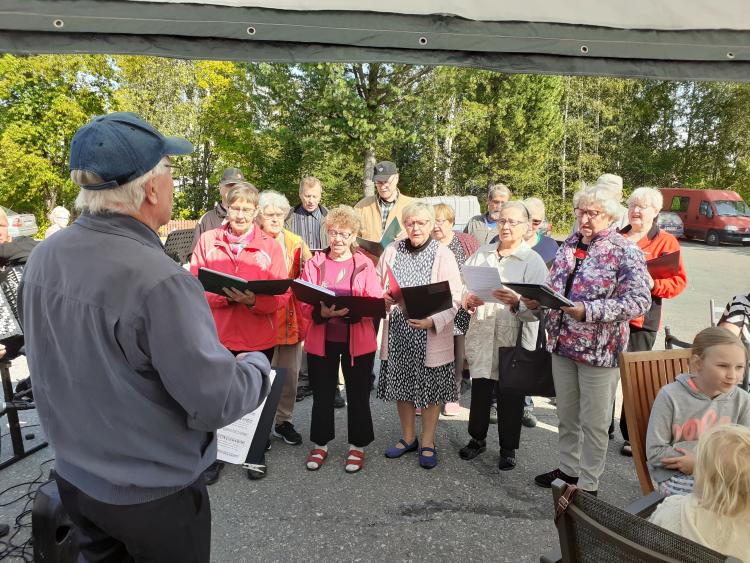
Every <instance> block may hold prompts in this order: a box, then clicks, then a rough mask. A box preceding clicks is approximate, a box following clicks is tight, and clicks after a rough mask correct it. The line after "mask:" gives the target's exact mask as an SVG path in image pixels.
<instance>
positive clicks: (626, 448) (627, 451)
mask: <svg viewBox="0 0 750 563" xmlns="http://www.w3.org/2000/svg"><path fill="white" fill-rule="evenodd" d="M620 454H621V455H624V456H625V457H633V447H632V446H631V445H630V442H629V441H627V440H625V443H624V444H623V445H622V447H621V448H620Z"/></svg>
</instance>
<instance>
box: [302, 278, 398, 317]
mask: <svg viewBox="0 0 750 563" xmlns="http://www.w3.org/2000/svg"><path fill="white" fill-rule="evenodd" d="M292 292H293V293H294V296H295V297H296V298H297V299H299V300H300V301H302V302H303V303H307V304H308V305H312V306H314V307H318V306H320V303H321V302H323V303H325V305H326V307H332V306H334V305H335V306H336V309H339V310H340V309H349V313H348V315H347V316H348V317H355V318H356V317H371V318H374V319H382V318H383V317H385V301H384V300H383V298H382V297H364V296H360V295H338V296H337V295H336V294H335V293H334V292H333V291H331V290H330V289H327V288H325V287H321V286H319V285H315V284H314V283H310V282H308V281H305V280H294V281H293V282H292Z"/></svg>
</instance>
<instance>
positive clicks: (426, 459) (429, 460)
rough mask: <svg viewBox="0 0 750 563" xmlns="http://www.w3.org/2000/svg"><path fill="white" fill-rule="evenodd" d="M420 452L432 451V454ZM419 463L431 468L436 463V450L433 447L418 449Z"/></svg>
mask: <svg viewBox="0 0 750 563" xmlns="http://www.w3.org/2000/svg"><path fill="white" fill-rule="evenodd" d="M422 452H432V455H422ZM419 465H420V466H421V467H424V468H425V469H432V468H433V467H435V466H436V465H437V450H436V449H435V448H422V449H421V450H419Z"/></svg>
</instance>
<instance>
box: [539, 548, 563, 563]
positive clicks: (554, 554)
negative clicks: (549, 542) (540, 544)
mask: <svg viewBox="0 0 750 563" xmlns="http://www.w3.org/2000/svg"><path fill="white" fill-rule="evenodd" d="M539 561H540V562H541V563H562V553H561V552H560V549H559V548H556V549H554V550H553V551H549V552H547V553H545V554H544V555H542V556H541V557H540V558H539Z"/></svg>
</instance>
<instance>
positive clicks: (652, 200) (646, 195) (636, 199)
mask: <svg viewBox="0 0 750 563" xmlns="http://www.w3.org/2000/svg"><path fill="white" fill-rule="evenodd" d="M631 203H642V204H643V205H647V206H649V207H653V208H654V209H656V212H657V213H658V212H659V211H661V208H662V207H663V206H664V196H663V195H661V192H660V191H659V190H657V189H656V188H648V187H645V186H642V187H640V188H636V189H634V190H633V193H632V194H630V197H629V198H628V207H630V204H631Z"/></svg>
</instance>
